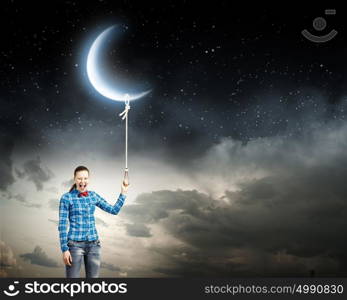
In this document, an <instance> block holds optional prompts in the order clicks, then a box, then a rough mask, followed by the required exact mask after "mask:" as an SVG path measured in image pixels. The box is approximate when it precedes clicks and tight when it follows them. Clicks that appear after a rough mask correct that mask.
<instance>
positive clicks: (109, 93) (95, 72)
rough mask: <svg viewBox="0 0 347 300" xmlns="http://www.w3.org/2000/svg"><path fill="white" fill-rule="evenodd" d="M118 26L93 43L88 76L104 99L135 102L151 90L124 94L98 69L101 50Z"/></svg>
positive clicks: (88, 60)
mask: <svg viewBox="0 0 347 300" xmlns="http://www.w3.org/2000/svg"><path fill="white" fill-rule="evenodd" d="M116 27H117V26H116V25H113V26H111V27H109V28H107V29H106V30H104V31H103V32H102V33H101V34H100V35H99V36H98V37H97V38H96V39H95V41H94V42H93V44H92V46H91V47H90V50H89V52H88V57H87V74H88V78H89V81H90V83H91V84H92V86H93V87H94V88H95V89H96V90H97V91H98V92H99V93H100V94H101V95H103V96H104V97H106V98H109V99H112V100H115V101H124V100H125V98H126V97H127V98H128V100H135V99H139V98H141V97H144V96H146V95H147V94H148V93H149V92H150V91H151V90H147V91H144V92H140V93H136V94H131V93H129V92H122V91H120V90H117V89H116V88H115V84H114V83H111V82H110V81H109V80H107V79H105V78H104V77H103V76H102V74H101V73H100V71H99V70H100V68H99V67H98V57H99V52H100V48H101V46H102V45H103V43H104V42H105V40H106V38H107V37H108V36H109V35H110V33H111V32H112V31H113V30H114V29H115V28H116Z"/></svg>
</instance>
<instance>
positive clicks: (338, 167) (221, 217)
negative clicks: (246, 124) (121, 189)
mask: <svg viewBox="0 0 347 300" xmlns="http://www.w3.org/2000/svg"><path fill="white" fill-rule="evenodd" d="M346 140H347V131H346V127H345V126H342V127H334V128H332V129H325V130H324V131H323V130H316V131H311V135H305V134H304V135H303V136H302V137H301V138H300V139H297V138H296V139H292V140H290V141H288V140H287V139H283V138H281V137H277V138H271V139H260V140H256V141H254V142H250V143H249V144H246V145H242V144H239V143H237V142H235V141H232V140H225V141H224V142H222V143H221V144H220V145H218V146H217V147H216V148H215V149H210V151H209V153H208V154H207V155H206V157H204V158H203V159H201V160H200V161H197V163H200V164H199V167H198V169H196V170H198V171H199V172H198V173H197V174H199V176H201V177H200V178H203V176H204V171H205V173H206V178H207V179H208V178H213V182H211V181H210V184H211V186H212V187H214V186H217V187H219V186H218V184H219V183H220V182H222V183H224V185H222V187H223V188H224V190H225V192H224V195H223V196H222V197H218V198H216V197H212V196H209V195H207V194H206V193H201V192H199V191H196V190H192V191H183V190H177V191H168V190H162V191H156V192H152V193H147V194H142V195H140V196H138V197H137V199H136V200H135V203H134V204H133V205H127V206H125V207H124V208H123V211H122V213H123V215H124V216H125V217H126V218H127V219H128V220H130V221H132V222H133V223H134V224H137V226H138V227H139V228H141V226H142V227H143V228H146V226H148V225H150V224H155V225H156V226H159V227H161V228H162V230H163V231H164V232H166V233H167V234H168V235H171V236H173V237H174V238H175V239H177V240H179V241H181V242H182V243H183V244H184V245H185V248H184V249H183V248H182V249H180V248H175V247H174V246H172V247H169V246H168V248H167V249H166V247H164V248H162V249H156V250H155V251H156V252H157V253H160V251H162V253H161V255H163V256H164V257H165V259H166V264H162V265H160V266H158V267H157V268H154V269H155V270H156V271H158V272H159V271H160V272H162V273H163V274H167V275H170V274H176V275H184V274H191V275H198V274H199V272H200V274H201V275H204V274H205V275H208V273H209V274H210V275H218V274H221V275H223V274H226V275H231V274H239V275H242V274H253V275H280V274H282V275H290V276H293V275H295V274H296V275H302V276H306V275H307V274H309V272H310V270H311V269H315V270H316V274H317V275H319V274H320V275H322V276H323V275H328V276H345V275H346V274H347V273H346V272H347V256H346V254H345V253H346V250H347V242H346V239H345V238H344V237H345V236H346V234H347V232H346V228H347V218H346V215H347V202H346V201H345V199H346V198H347V190H346V189H345V188H344V186H345V184H344V181H345V178H346V177H347V169H346V168H345V166H346V165H347V155H346V153H347V152H346V150H347V143H346ZM192 169H194V167H193V168H192ZM233 179H234V180H233ZM223 180H224V181H223ZM204 182H208V181H204ZM229 182H230V183H233V189H232V190H231V189H229V188H228V183H229ZM128 234H129V232H128ZM129 235H130V234H129ZM196 249H199V251H198V253H196V251H195V250H196ZM177 253H185V254H184V255H182V256H180V255H179V254H177ZM175 255H176V256H175ZM177 255H178V256H177ZM174 257H178V258H177V259H174ZM199 266H200V267H199Z"/></svg>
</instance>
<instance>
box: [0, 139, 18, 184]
mask: <svg viewBox="0 0 347 300" xmlns="http://www.w3.org/2000/svg"><path fill="white" fill-rule="evenodd" d="M0 137H1V141H0V153H1V160H0V189H2V190H6V189H7V187H8V186H9V185H11V184H12V183H14V181H15V179H14V177H13V174H12V171H13V170H12V168H13V166H12V160H11V155H12V151H13V148H14V142H13V141H12V139H11V138H10V137H8V136H7V135H5V136H4V135H3V134H1V136H0Z"/></svg>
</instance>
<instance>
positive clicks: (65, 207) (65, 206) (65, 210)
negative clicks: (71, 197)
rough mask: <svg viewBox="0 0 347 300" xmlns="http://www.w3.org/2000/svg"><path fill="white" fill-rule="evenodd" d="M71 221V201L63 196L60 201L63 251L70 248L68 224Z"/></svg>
mask: <svg viewBox="0 0 347 300" xmlns="http://www.w3.org/2000/svg"><path fill="white" fill-rule="evenodd" d="M68 221H69V201H68V199H66V197H64V196H62V197H61V199H60V203H59V225H58V230H59V240H60V248H61V251H62V252H65V251H67V250H69V247H68V245H67V224H68Z"/></svg>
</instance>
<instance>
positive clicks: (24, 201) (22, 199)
mask: <svg viewBox="0 0 347 300" xmlns="http://www.w3.org/2000/svg"><path fill="white" fill-rule="evenodd" d="M9 199H15V200H17V201H18V202H20V203H22V204H23V205H24V206H26V207H33V208H40V207H41V206H42V205H41V204H38V203H32V202H30V201H28V200H27V199H26V197H24V196H23V195H21V194H17V195H11V194H9Z"/></svg>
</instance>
